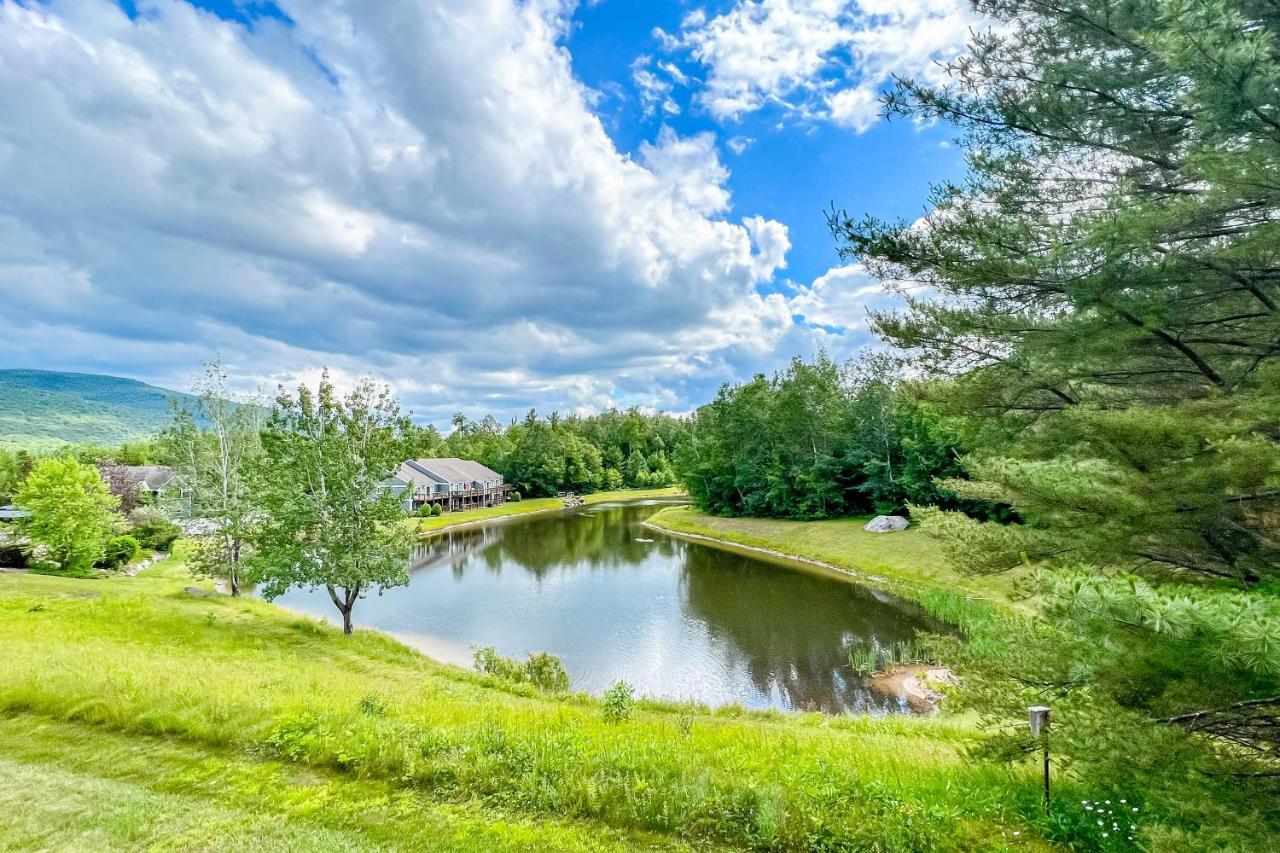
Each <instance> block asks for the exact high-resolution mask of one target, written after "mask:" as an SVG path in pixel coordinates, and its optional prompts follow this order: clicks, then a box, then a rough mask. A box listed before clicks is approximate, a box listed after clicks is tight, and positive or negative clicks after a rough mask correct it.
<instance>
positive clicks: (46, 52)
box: [0, 0, 798, 420]
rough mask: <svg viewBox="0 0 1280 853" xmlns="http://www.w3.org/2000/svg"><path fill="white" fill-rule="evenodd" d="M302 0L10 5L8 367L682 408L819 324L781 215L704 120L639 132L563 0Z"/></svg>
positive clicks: (0, 162)
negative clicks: (796, 301)
mask: <svg viewBox="0 0 1280 853" xmlns="http://www.w3.org/2000/svg"><path fill="white" fill-rule="evenodd" d="M280 5H281V7H282V8H283V10H284V12H285V13H286V14H287V15H288V17H289V18H290V19H291V20H290V22H288V23H281V22H275V21H272V20H268V19H259V20H257V21H255V22H254V25H253V26H252V27H247V26H244V25H242V24H239V23H236V22H231V21H226V20H222V19H219V18H218V17H216V16H214V15H212V14H210V13H208V12H205V11H201V10H197V9H195V8H193V7H191V6H190V5H188V4H187V3H185V2H180V0H142V2H139V3H138V7H139V15H138V16H137V18H136V19H130V18H129V17H127V16H126V15H125V14H124V13H123V12H122V11H121V10H120V8H119V7H118V6H117V5H116V4H114V3H111V2H107V0H51V2H49V3H41V4H25V5H24V4H19V3H17V2H14V0H0V300H2V301H3V303H4V305H5V311H4V312H3V313H0V360H2V361H3V362H7V363H10V364H21V365H24V366H38V367H49V368H54V369H59V368H61V369H94V370H103V371H109V372H119V373H125V374H128V375H139V376H141V377H143V378H146V379H150V380H152V381H159V382H166V383H168V384H172V385H181V384H183V383H184V382H185V380H186V379H187V377H189V376H190V375H191V374H192V373H193V372H194V370H195V368H196V365H197V363H198V361H199V360H200V359H202V358H208V357H212V356H214V355H215V354H218V353H221V354H222V355H223V357H224V358H225V360H226V361H227V363H228V364H229V365H230V366H231V367H232V368H233V369H234V370H236V371H237V372H238V373H239V374H240V375H242V376H244V377H245V379H246V381H247V382H252V383H256V382H268V383H270V382H275V381H285V382H288V381H293V380H294V379H296V378H298V377H306V376H314V375H315V371H316V370H317V369H318V368H319V366H321V365H329V366H331V367H332V368H334V369H335V371H338V372H340V373H341V374H343V375H357V374H359V373H364V372H372V373H375V374H377V375H379V376H382V377H384V378H386V379H388V380H391V381H392V382H393V383H394V384H395V385H396V387H397V389H399V390H400V391H401V392H402V393H404V394H405V395H406V397H407V401H408V402H409V403H410V404H411V405H412V406H413V407H414V408H415V410H416V411H417V412H418V413H419V415H421V416H424V417H426V418H429V419H432V420H442V419H445V418H447V416H448V414H449V413H450V412H451V411H453V410H454V409H458V408H462V409H467V410H468V411H472V412H483V411H496V412H499V413H512V412H516V411H519V410H521V409H524V408H527V407H528V406H529V405H530V403H539V404H541V405H542V406H544V407H546V408H551V407H559V408H561V409H564V410H572V409H589V408H594V407H598V406H601V405H606V404H609V403H619V404H627V403H632V402H636V403H648V404H665V405H675V406H676V407H677V408H681V407H687V406H688V405H689V404H690V403H696V402H698V401H700V399H702V398H703V396H704V391H705V390H706V389H707V388H709V387H713V386H714V384H715V383H718V382H719V381H722V380H724V379H727V378H731V377H732V376H733V375H734V373H735V371H736V370H738V369H739V368H740V367H741V366H742V365H743V364H746V363H748V362H750V363H752V364H754V363H755V361H759V360H760V359H763V358H765V357H766V354H767V353H772V351H773V348H774V347H777V346H786V345H792V344H795V343H796V342H797V340H798V339H797V338H795V337H794V336H795V335H796V334H797V328H796V326H795V324H794V323H793V321H792V320H791V314H792V313H793V311H792V310H791V309H790V308H789V307H788V306H787V304H786V300H785V299H784V298H782V297H780V296H778V295H777V294H773V295H770V296H764V295H762V294H761V293H760V292H759V290H758V289H757V288H758V286H759V285H760V284H761V282H763V281H764V280H766V279H767V278H768V277H769V276H771V275H773V273H774V271H776V270H778V269H781V268H782V267H783V266H784V265H785V262H786V253H787V250H788V248H789V245H790V244H789V240H788V237H787V231H786V227H785V226H784V225H782V224H781V223H778V222H773V221H770V220H767V219H764V218H761V217H747V218H746V219H743V218H742V217H741V216H740V215H738V216H730V215H729V211H730V210H731V198H730V195H729V191H728V189H727V183H726V182H727V180H728V177H729V174H728V171H727V169H726V168H725V167H724V166H723V164H722V163H721V162H720V159H719V156H718V154H717V151H716V145H715V140H714V138H712V136H711V135H709V134H699V135H695V136H691V137H681V136H679V135H678V134H676V133H675V132H674V131H672V130H670V129H663V130H662V131H661V133H660V134H659V136H658V138H657V139H656V140H654V141H653V142H652V143H650V144H646V145H644V146H642V148H641V149H640V152H639V154H638V156H637V157H636V158H631V157H629V156H627V155H626V154H624V153H622V152H620V151H618V150H617V148H616V147H615V145H614V144H613V142H612V140H611V139H610V138H609V136H608V134H607V133H606V132H605V130H604V128H603V126H602V124H601V122H600V120H599V119H598V118H597V116H596V115H595V114H594V113H593V111H592V109H591V103H592V96H591V94H590V93H589V92H588V91H587V90H586V88H585V87H584V86H583V85H582V84H581V83H580V82H579V81H578V80H577V79H576V78H575V77H574V75H573V73H572V68H571V61H570V57H569V55H568V52H567V50H566V49H565V47H564V46H563V39H564V36H565V33H566V31H567V27H568V16H569V14H570V13H571V11H572V3H570V2H568V0H564V2H561V1H560V0H524V2H516V0H436V2H431V3H425V2H413V0H385V2H379V3H367V2H361V0H305V2H304V0H283V2H281V3H280ZM691 20H696V19H691ZM687 35H688V34H687V33H686V35H685V37H687ZM655 67H657V66H655ZM658 70H659V71H661V72H663V73H664V74H665V75H666V79H668V80H671V78H672V73H671V71H670V69H666V68H658ZM675 82H676V84H679V83H680V82H682V81H678V80H677V81H675ZM673 401H677V402H673Z"/></svg>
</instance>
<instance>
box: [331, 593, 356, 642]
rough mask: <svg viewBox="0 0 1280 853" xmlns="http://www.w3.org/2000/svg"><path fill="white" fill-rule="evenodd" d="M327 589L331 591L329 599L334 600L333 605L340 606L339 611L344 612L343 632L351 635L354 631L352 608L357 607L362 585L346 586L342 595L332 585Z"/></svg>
mask: <svg viewBox="0 0 1280 853" xmlns="http://www.w3.org/2000/svg"><path fill="white" fill-rule="evenodd" d="M325 589H327V590H328V591H329V599H330V600H331V601H332V602H333V606H334V607H336V608H338V612H339V613H341V614H342V633H344V634H346V635H347V636H348V637H350V636H351V631H352V624H351V610H352V608H354V607H355V604H356V599H357V598H359V597H360V587H358V586H356V587H344V588H343V590H342V595H341V596H339V595H338V591H337V590H336V589H334V588H333V587H331V586H327V587H325Z"/></svg>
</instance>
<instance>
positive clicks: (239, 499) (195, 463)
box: [163, 362, 266, 596]
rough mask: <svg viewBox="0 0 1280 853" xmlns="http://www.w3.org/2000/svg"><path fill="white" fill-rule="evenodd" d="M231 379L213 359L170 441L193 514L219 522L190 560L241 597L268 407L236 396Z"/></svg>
mask: <svg viewBox="0 0 1280 853" xmlns="http://www.w3.org/2000/svg"><path fill="white" fill-rule="evenodd" d="M227 382H228V377H227V374H226V371H224V370H223V368H222V365H221V364H219V363H217V362H210V363H208V364H206V365H205V366H204V376H203V377H202V378H201V379H200V380H199V381H198V382H196V384H195V385H194V386H193V388H192V394H193V395H194V396H195V399H196V402H195V408H194V410H192V409H191V408H188V407H177V408H175V409H174V413H173V420H172V423H171V424H170V426H169V428H168V429H167V430H166V431H165V434H164V436H163V443H164V445H165V447H166V449H167V452H168V454H169V456H170V458H172V459H173V460H174V461H175V462H176V463H177V465H178V467H179V470H180V471H181V472H182V474H183V476H184V477H185V478H186V481H187V483H188V484H189V486H190V488H191V514H192V515H193V516H195V517H197V518H201V519H207V520H208V521H210V522H212V524H213V529H212V530H210V531H209V532H206V533H201V534H199V535H196V536H193V537H192V548H191V551H190V554H189V555H188V558H187V565H188V566H189V567H190V569H191V571H192V572H193V573H195V574H197V575H203V576H205V577H220V578H226V580H227V585H228V587H229V588H230V590H231V594H232V595H233V596H238V595H239V594H240V585H241V583H242V582H243V581H244V580H245V578H244V570H245V560H246V557H247V556H248V555H247V549H248V541H249V539H250V537H251V535H252V532H253V527H254V524H255V520H256V518H257V508H256V505H255V504H256V499H255V496H254V494H253V488H252V486H251V485H250V483H249V475H250V472H251V471H252V469H253V466H254V465H255V464H256V462H257V460H258V457H259V456H261V454H262V441H261V437H260V433H261V429H262V425H263V421H264V420H265V417H266V408H265V407H264V405H263V402H262V400H260V399H258V398H256V397H247V398H242V399H236V397H235V395H233V394H232V392H231V390H230V388H229V387H228V384H227ZM198 424H204V428H201V427H200V426H199V425H198Z"/></svg>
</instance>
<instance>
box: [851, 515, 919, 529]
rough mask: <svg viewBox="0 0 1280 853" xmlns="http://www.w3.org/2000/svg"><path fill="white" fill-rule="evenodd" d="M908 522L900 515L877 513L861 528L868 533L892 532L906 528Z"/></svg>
mask: <svg viewBox="0 0 1280 853" xmlns="http://www.w3.org/2000/svg"><path fill="white" fill-rule="evenodd" d="M910 523H911V522H909V521H907V520H906V519H905V518H903V517H902V516H900V515H877V516H876V517H875V518H873V519H871V520H870V521H868V522H867V524H866V526H865V527H863V528H862V529H863V530H865V531H867V532H868V533H893V532H894V531H895V530H906V529H907V526H908V525H909V524H910Z"/></svg>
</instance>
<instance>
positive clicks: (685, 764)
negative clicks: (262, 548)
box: [0, 559, 1070, 850]
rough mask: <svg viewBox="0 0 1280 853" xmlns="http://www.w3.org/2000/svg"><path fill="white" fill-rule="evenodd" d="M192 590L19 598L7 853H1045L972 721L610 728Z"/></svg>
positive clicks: (1029, 806) (3, 622)
mask: <svg viewBox="0 0 1280 853" xmlns="http://www.w3.org/2000/svg"><path fill="white" fill-rule="evenodd" d="M191 583H192V581H191V579H190V578H189V577H188V576H187V575H186V572H185V570H184V569H183V567H182V565H181V563H180V562H179V561H177V560H176V559H175V560H170V561H168V562H166V563H162V564H159V565H157V566H154V567H151V568H149V569H147V570H144V571H143V572H142V573H141V574H139V575H138V576H136V577H133V578H114V579H109V580H75V579H67V578H58V577H50V576H40V575H32V574H6V575H0V648H3V649H4V654H3V655H2V656H0V848H21V849H28V848H56V849H111V848H126V847H127V848H130V849H136V848H138V847H148V846H157V847H165V846H169V847H184V848H189V847H207V848H211V849H231V848H242V847H244V846H246V845H248V846H255V847H258V848H278V849H298V848H302V849H329V848H333V849H337V848H342V849H369V848H402V849H422V848H424V847H431V848H433V849H479V848H485V849H495V850H502V849H530V848H543V849H608V848H610V847H613V848H629V849H634V848H645V847H658V846H664V845H674V846H678V844H679V843H689V844H693V845H695V846H697V847H700V848H707V847H720V846H723V847H733V848H748V847H750V848H770V849H818V848H833V849H834V848H839V849H854V850H863V849H866V850H873V849H874V850H1002V849H1045V848H1046V845H1045V844H1044V843H1043V842H1041V841H1038V840H1037V839H1038V838H1039V837H1041V836H1040V834H1039V833H1038V832H1037V821H1038V819H1039V818H1038V808H1037V783H1036V778H1035V776H1034V773H1033V772H1031V768H1027V772H1026V773H1021V772H1018V773H1010V772H1009V771H1007V770H1004V769H1002V768H999V767H995V766H991V765H986V764H979V763H973V762H970V761H969V760H967V759H965V758H964V755H963V753H964V750H965V748H966V746H968V745H969V744H971V743H972V742H973V739H974V737H975V734H974V730H973V728H972V722H971V721H970V720H968V719H964V718H946V717H944V718H935V719H915V718H903V717H894V718H886V719H878V720H877V719H870V718H832V717H825V716H821V715H815V714H807V715H800V714H796V715H788V714H779V713H771V714H755V713H746V712H742V711H740V710H735V709H722V710H721V711H719V712H715V713H712V712H707V711H705V710H701V709H697V708H693V707H679V706H660V705H646V704H644V703H641V704H640V705H639V706H638V708H637V711H636V713H635V714H634V716H633V718H632V719H630V720H628V721H625V722H622V723H615V724H610V723H607V722H605V720H604V719H603V716H602V713H601V709H600V706H599V702H598V701H597V700H595V699H592V698H591V697H587V696H568V697H547V696H544V695H541V694H538V693H536V692H534V691H532V690H530V689H527V688H517V687H512V686H508V685H505V684H503V683H501V682H498V681H495V680H493V679H490V678H487V677H481V676H479V675H476V674H474V673H470V672H467V671H464V670H460V669H457V668H453V667H448V666H445V665H442V664H437V663H434V662H432V661H430V660H428V659H426V658H425V657H423V656H421V655H419V654H418V653H416V652H414V651H412V650H410V649H407V648H405V647H404V646H401V645H399V644H398V643H396V642H394V641H393V640H391V639H390V638H388V637H386V636H384V635H382V634H379V633H377V632H373V631H363V630H358V631H357V632H356V634H355V635H354V636H352V637H343V636H342V634H341V632H340V631H338V630H336V629H334V628H331V627H329V626H328V625H326V624H324V623H321V622H319V621H317V620H313V619H309V618H303V617H299V616H297V615H294V614H291V613H289V612H286V611H284V610H282V609H279V608H276V607H274V606H272V605H270V604H267V603H265V602H263V601H259V600H254V599H231V598H229V597H226V596H211V597H207V598H197V597H193V596H190V595H188V594H186V593H184V591H183V587H184V586H186V585H189V584H191ZM204 587H205V588H206V589H207V588H208V585H207V584H205V585H204ZM1064 787H1065V788H1067V790H1064V791H1063V795H1064V796H1067V795H1069V793H1068V792H1069V791H1070V786H1069V785H1064ZM1015 833H1016V834H1015Z"/></svg>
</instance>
